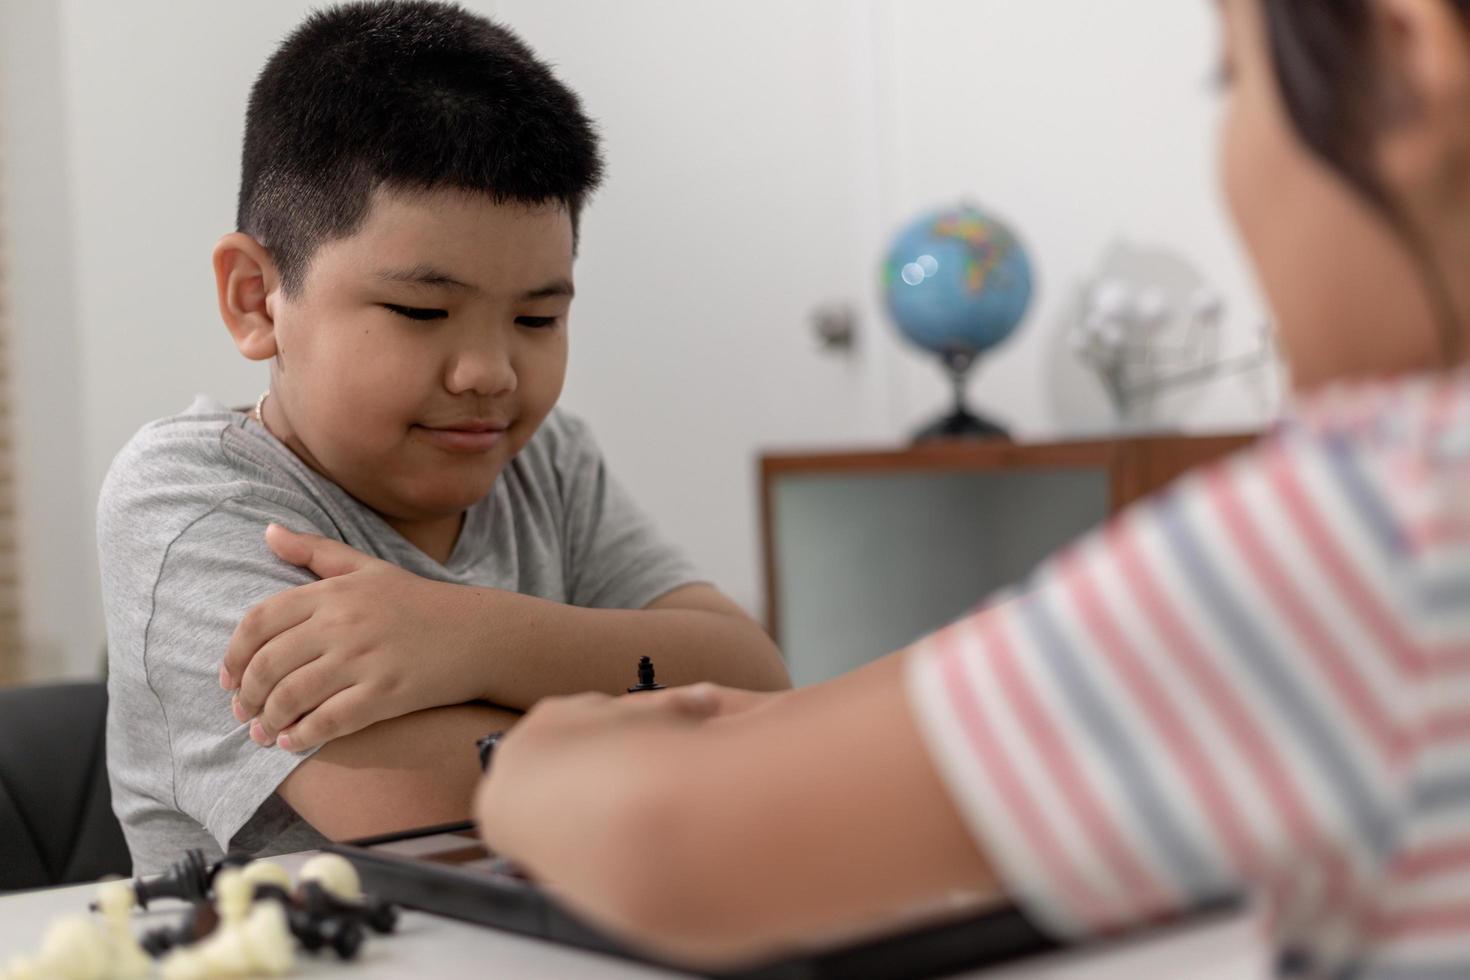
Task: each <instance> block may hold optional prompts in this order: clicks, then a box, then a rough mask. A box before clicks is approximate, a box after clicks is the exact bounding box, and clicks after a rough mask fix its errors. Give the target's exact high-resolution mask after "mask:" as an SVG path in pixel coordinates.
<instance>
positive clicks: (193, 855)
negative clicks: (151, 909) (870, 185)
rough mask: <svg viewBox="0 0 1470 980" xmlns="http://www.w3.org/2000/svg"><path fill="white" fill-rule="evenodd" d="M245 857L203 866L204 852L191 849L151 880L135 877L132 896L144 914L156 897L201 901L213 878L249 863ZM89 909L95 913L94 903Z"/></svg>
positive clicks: (240, 855)
mask: <svg viewBox="0 0 1470 980" xmlns="http://www.w3.org/2000/svg"><path fill="white" fill-rule="evenodd" d="M251 860H252V858H251V856H250V855H249V854H245V853H242V852H239V851H232V852H231V853H229V854H226V855H225V856H224V857H222V858H220V859H219V860H218V861H216V862H214V863H213V864H206V863H205V861H204V852H203V851H201V850H199V849H198V848H191V849H189V850H187V851H185V852H184V857H183V859H182V860H180V861H175V862H174V863H173V865H172V866H171V867H170V868H169V870H168V871H166V872H164V873H163V874H162V875H160V876H158V877H157V878H153V879H151V880H149V879H144V878H138V879H136V880H135V881H134V882H133V897H134V898H136V899H137V900H138V907H139V908H141V909H143V910H144V911H147V909H148V903H149V902H150V901H153V900H154V899H157V898H177V899H180V900H182V901H185V902H190V903H194V902H201V901H203V900H204V899H206V898H209V897H210V895H211V894H212V893H213V889H214V879H215V877H216V876H217V875H218V874H219V873H220V872H221V871H223V870H224V869H225V868H239V867H243V866H245V865H247V864H249V863H250V862H251ZM89 908H90V909H91V910H92V911H93V912H96V911H97V910H98V907H97V903H96V902H93V903H92V904H91V905H90V906H89Z"/></svg>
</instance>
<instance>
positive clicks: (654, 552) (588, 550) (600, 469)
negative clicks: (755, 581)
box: [556, 415, 705, 609]
mask: <svg viewBox="0 0 1470 980" xmlns="http://www.w3.org/2000/svg"><path fill="white" fill-rule="evenodd" d="M558 425H559V440H558V445H557V452H556V468H557V473H558V476H559V478H560V481H561V487H562V503H563V506H564V508H565V511H564V514H565V529H566V533H565V558H564V560H565V563H566V569H565V571H566V581H567V583H568V588H567V592H568V596H569V601H570V602H571V604H572V605H574V606H584V607H589V608H599V609H642V608H643V607H644V606H647V605H648V604H649V603H650V602H653V601H654V600H655V599H657V598H659V597H660V596H662V595H665V594H667V593H669V592H672V591H673V590H674V589H677V588H679V587H680V586H683V585H690V584H693V583H695V582H702V581H705V579H703V578H702V577H701V576H700V574H699V572H698V570H697V569H696V568H695V567H694V565H693V563H692V562H690V561H689V559H688V558H687V557H685V555H684V554H683V553H682V552H681V551H680V550H679V549H678V548H676V547H675V546H674V545H673V544H672V543H671V542H669V541H668V540H667V539H666V538H665V537H664V536H663V535H662V534H660V533H659V530H658V528H657V527H655V526H654V523H653V521H652V520H651V519H650V518H649V516H648V515H647V514H646V513H644V512H643V510H642V509H641V508H640V507H639V506H638V505H637V504H636V503H635V502H634V501H633V498H632V497H631V496H629V494H628V492H627V491H626V490H625V489H624V488H623V486H622V485H621V484H620V483H618V481H617V480H616V479H614V477H613V475H612V473H611V472H609V470H608V467H607V464H606V462H605V461H604V460H603V457H602V453H601V452H600V451H599V450H598V448H597V444H596V443H595V442H594V441H593V439H592V436H591V434H590V433H589V432H588V431H587V428H586V426H585V425H583V424H582V423H581V422H580V421H579V420H577V419H575V418H572V417H571V416H567V415H560V416H559V423H558Z"/></svg>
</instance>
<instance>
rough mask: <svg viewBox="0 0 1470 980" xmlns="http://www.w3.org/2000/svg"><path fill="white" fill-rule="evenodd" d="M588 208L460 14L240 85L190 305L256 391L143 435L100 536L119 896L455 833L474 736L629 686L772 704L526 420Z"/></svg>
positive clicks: (578, 432)
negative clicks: (255, 366) (424, 833)
mask: <svg viewBox="0 0 1470 980" xmlns="http://www.w3.org/2000/svg"><path fill="white" fill-rule="evenodd" d="M600 175H601V161H600V159H599V156H598V150H597V140H596V137H595V135H594V132H593V129H592V126H591V124H590V122H589V121H588V119H587V118H586V116H585V115H584V114H583V113H582V110H581V107H580V104H579V102H578V100H577V97H576V96H575V95H574V94H573V93H572V92H570V91H569V90H567V89H566V88H565V87H564V86H563V85H561V84H560V83H559V82H558V81H557V80H556V79H555V78H554V77H553V75H552V74H551V72H550V71H549V70H548V69H547V68H546V66H545V65H543V64H542V63H541V62H539V61H538V60H536V58H535V56H534V55H533V54H532V52H531V51H530V50H528V49H527V48H526V47H525V46H524V45H523V44H522V43H521V42H520V41H519V40H518V39H517V38H516V37H515V36H514V35H512V34H511V33H510V32H508V31H506V30H504V29H503V28H500V27H498V26H496V25H494V24H492V23H490V22H488V21H486V20H484V19H482V18H479V17H476V16H473V15H470V14H468V13H466V12H465V11H463V10H461V9H459V8H457V7H452V6H448V5H442V4H437V3H381V2H377V3H359V4H350V5H345V6H339V7H335V8H331V9H329V10H326V11H324V12H321V13H317V14H314V15H313V16H311V17H310V18H309V19H308V20H307V21H306V22H305V23H304V24H303V25H302V26H301V27H300V28H299V29H298V30H297V31H296V32H295V33H294V34H292V35H291V36H290V37H289V38H288V39H287V40H286V41H285V42H284V43H283V45H282V46H281V48H280V49H279V50H278V51H277V52H276V54H275V55H274V56H273V57H272V58H271V60H270V61H269V63H268V64H267V65H266V67H265V69H264V70H263V72H262V73H261V75H260V77H259V79H258V80H257V82H256V84H255V87H254V89H253V91H252V93H251V99H250V105H249V109H248V112H247V117H246V136H245V149H244V158H243V167H242V178H241V191H240V201H239V215H238V227H239V231H237V232H235V233H232V234H229V235H226V236H225V237H224V238H223V239H221V241H220V242H219V244H218V245H217V246H216V248H215V251H214V271H215V276H216V283H217V287H218V295H219V305H220V312H221V315H222V317H223V319H224V321H225V324H226V326H227V327H228V329H229V330H230V333H231V335H232V337H233V338H234V340H235V344H236V346H237V347H238V348H239V350H240V352H241V353H242V354H244V355H245V356H246V357H248V358H250V359H252V360H262V361H270V364H271V374H270V387H269V389H268V391H267V392H266V394H263V395H262V396H261V398H260V400H259V401H258V402H257V403H256V405H255V407H254V408H253V409H252V410H251V411H250V412H248V413H245V412H238V411H231V410H228V409H226V408H224V407H223V406H221V405H219V404H217V403H214V402H212V401H210V400H208V399H200V400H197V401H196V402H195V403H194V404H193V405H192V406H191V407H190V408H189V409H188V410H187V411H186V412H185V413H183V414H182V415H179V416H175V417H173V418H169V419H164V420H162V421H160V422H156V423H153V424H152V425H149V426H147V427H145V428H144V429H143V430H142V431H141V432H140V433H139V434H138V435H137V436H135V437H134V439H133V440H132V441H131V442H130V443H129V445H128V446H127V447H126V448H125V449H124V450H123V451H122V452H121V453H120V454H119V456H118V457H117V459H116V460H115V462H114V463H113V466H112V468H111V470H110V472H109V474H108V477H107V480H106V482H105V485H104V487H103V490H102V496H101V501H100V504H99V513H98V540H99V549H100V552H101V565H102V577H103V593H104V600H105V604H106V613H107V623H108V641H109V657H110V667H111V670H110V679H109V693H110V696H111V711H110V717H109V730H108V751H109V767H110V770H111V777H112V789H113V800H114V807H115V809H116V810H117V813H118V816H119V818H120V819H121V821H122V824H123V828H124V831H125V833H126V835H127V838H128V842H129V847H130V848H131V850H132V853H133V859H134V863H135V866H136V867H135V870H136V871H137V872H139V873H142V872H148V871H154V870H157V869H159V868H161V867H163V866H165V865H166V864H167V863H168V862H169V861H171V860H173V859H175V858H176V857H177V855H178V854H179V853H181V851H182V850H183V849H185V848H188V847H200V848H202V849H204V850H205V851H206V852H207V853H210V854H219V853H220V852H221V851H222V850H223V849H225V848H228V847H231V846H234V847H240V848H245V849H249V850H254V851H275V852H279V851H283V850H288V849H298V848H304V847H309V846H312V845H314V844H317V843H320V842H321V841H322V840H323V839H325V838H328V837H331V838H343V837H351V836H358V835H362V834H368V833H375V832H381V831H386V830H390V829H394V828H400V827H406V826H412V825H418V824H428V823H434V822H440V821H445V820H454V819H462V818H464V817H466V816H467V815H468V813H469V802H470V796H471V794H472V790H473V785H474V778H475V776H476V775H477V772H476V757H475V751H474V740H475V738H476V737H477V736H479V735H482V734H484V733H485V732H486V731H488V730H491V729H494V728H499V727H503V726H504V725H505V724H507V723H508V721H509V720H511V719H513V717H514V714H513V713H514V712H516V711H520V710H524V709H526V708H528V707H529V706H530V705H531V704H533V703H534V702H535V701H536V700H537V699H539V698H541V697H543V696H545V695H548V694H556V693H569V692H574V691H579V690H588V689H593V690H601V691H608V692H614V691H617V690H620V689H621V688H623V687H626V686H627V684H628V683H629V681H628V678H629V677H631V676H632V673H633V666H634V664H635V663H636V662H637V660H638V657H639V655H640V654H649V655H651V656H653V657H654V659H655V661H656V662H657V664H658V667H659V673H660V679H661V680H664V681H666V682H668V683H685V682H689V681H692V680H696V679H700V678H709V679H717V680H720V681H722V682H723V683H727V684H733V685H736V686H741V687H752V688H772V687H781V686H785V685H786V683H787V680H786V676H785V672H784V669H783V668H782V666H781V664H780V660H779V655H778V654H777V653H776V651H775V649H774V647H773V646H772V645H771V644H770V642H769V640H768V639H766V637H765V636H764V635H763V634H762V633H761V631H760V629H759V628H758V627H757V626H756V624H755V623H753V622H752V621H751V620H749V619H748V618H747V617H745V616H744V615H743V614H742V613H741V612H740V611H739V609H738V608H737V607H736V606H735V605H734V604H733V603H731V602H730V601H729V600H728V599H726V598H724V597H723V596H721V595H720V594H719V593H718V592H716V591H715V590H714V589H713V588H711V587H710V586H708V585H704V584H701V583H700V582H699V579H698V577H697V575H696V573H695V572H694V570H693V569H692V568H691V567H690V566H689V564H688V563H687V562H686V561H685V560H684V559H683V558H682V557H681V556H680V555H679V554H678V553H677V552H676V551H675V550H674V549H673V548H671V547H670V546H669V545H667V544H666V543H664V542H663V541H662V540H661V539H660V538H659V537H658V535H657V534H656V532H655V530H654V529H653V527H652V526H651V524H650V523H649V522H648V521H647V520H646V519H645V518H644V517H643V516H642V515H641V514H640V513H639V512H638V510H637V509H636V508H635V507H634V506H633V504H632V503H631V502H630V501H629V500H628V499H627V497H626V496H625V495H624V494H623V492H622V491H621V490H620V489H619V487H618V486H617V484H615V483H614V482H613V481H612V480H611V478H610V476H609V475H608V473H607V472H606V470H605V469H604V468H603V465H602V462H601V458H600V456H599V454H598V452H597V449H596V447H595V445H594V444H593V443H592V441H591V438H590V436H589V435H588V433H587V432H586V430H585V429H584V428H583V427H582V426H581V425H580V424H579V423H578V422H576V421H575V420H573V419H571V418H568V417H566V416H564V415H561V414H559V413H558V412H556V411H555V410H554V405H555V403H556V400H557V397H558V395H559V394H560V392H561V386H562V380H563V375H564V371H565V366H566V355H567V315H568V311H569V308H570V304H571V299H572V293H573V285H572V259H573V252H574V245H575V236H576V227H577V221H578V217H579V214H580V211H581V208H582V205H583V203H584V202H585V200H586V198H587V196H588V194H590V193H591V191H592V190H593V188H594V187H595V186H596V184H597V182H598V179H599V177H600ZM268 526H269V527H270V529H269V531H268V532H267V528H268ZM317 576H321V577H322V580H321V581H314V579H316V577H317ZM293 586H299V588H293ZM222 688H225V689H227V690H233V691H234V692H235V693H234V695H233V697H232V696H231V695H230V694H227V693H226V691H225V690H222ZM492 706H493V707H492ZM502 709H509V710H502ZM232 715H233V716H232ZM324 742H329V743H330V744H327V745H326V746H325V747H321V746H322V743H324ZM318 748H320V751H314V750H316V749H318Z"/></svg>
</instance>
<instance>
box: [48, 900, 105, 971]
mask: <svg viewBox="0 0 1470 980" xmlns="http://www.w3.org/2000/svg"><path fill="white" fill-rule="evenodd" d="M107 946H108V943H107V936H106V935H105V934H104V933H103V932H102V930H100V929H98V928H97V927H96V926H95V925H93V924H92V921H91V920H90V919H84V918H81V917H80V916H68V917H66V918H62V919H57V920H56V921H55V922H53V923H51V928H50V929H47V930H46V938H45V939H43V940H42V941H41V952H40V953H39V954H37V956H36V958H35V960H34V961H33V962H34V964H35V966H36V968H37V970H38V971H39V973H40V975H41V976H43V977H47V978H54V980H106V977H107Z"/></svg>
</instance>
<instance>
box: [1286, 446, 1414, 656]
mask: <svg viewBox="0 0 1470 980" xmlns="http://www.w3.org/2000/svg"><path fill="white" fill-rule="evenodd" d="M1263 461H1264V463H1265V470H1266V475H1267V478H1268V479H1269V480H1270V481H1271V486H1272V488H1273V489H1274V490H1275V491H1276V494H1277V496H1278V497H1279V498H1280V499H1281V502H1282V504H1283V505H1284V506H1285V507H1286V512H1287V515H1288V516H1289V517H1290V518H1291V522H1292V524H1293V525H1294V526H1295V527H1296V529H1297V531H1298V533H1300V534H1301V536H1302V539H1303V540H1304V541H1306V543H1307V549H1308V551H1310V552H1311V553H1312V557H1314V558H1315V559H1316V560H1317V565H1318V567H1320V568H1321V569H1322V570H1323V571H1325V572H1326V573H1327V577H1328V579H1329V580H1330V581H1331V582H1332V583H1333V584H1334V585H1336V586H1337V591H1338V592H1339V594H1340V595H1341V596H1342V598H1343V600H1344V603H1343V605H1344V606H1345V607H1346V608H1347V609H1350V610H1352V612H1353V613H1355V614H1356V618H1357V619H1358V621H1359V622H1360V623H1361V624H1362V625H1363V627H1364V628H1365V629H1366V630H1367V631H1368V633H1369V634H1370V635H1371V636H1372V637H1373V639H1374V640H1375V641H1376V642H1377V644H1378V646H1379V647H1380V648H1381V649H1383V650H1384V651H1386V652H1387V653H1388V654H1389V655H1390V656H1391V657H1392V658H1393V661H1394V663H1395V664H1396V665H1397V667H1398V668H1399V670H1401V671H1403V672H1405V673H1407V674H1408V675H1409V676H1411V677H1419V676H1422V675H1423V673H1424V671H1425V670H1427V669H1428V667H1429V663H1428V658H1427V657H1426V656H1425V655H1424V652H1423V651H1422V650H1420V649H1419V647H1418V645H1417V644H1415V643H1414V642H1413V641H1412V640H1411V639H1410V638H1409V637H1408V636H1407V635H1406V634H1405V632H1404V630H1403V628H1402V624H1401V623H1400V621H1399V619H1398V617H1397V616H1395V615H1394V614H1393V613H1392V612H1391V611H1390V610H1389V609H1388V607H1387V606H1385V605H1384V603H1383V601H1382V600H1381V599H1379V598H1378V596H1377V594H1376V593H1375V592H1374V590H1373V589H1372V588H1370V587H1369V586H1368V585H1367V583H1365V582H1364V581H1363V579H1362V577H1361V576H1360V575H1359V574H1358V572H1357V571H1356V570H1355V568H1354V565H1353V562H1352V561H1350V560H1349V559H1348V557H1347V555H1346V554H1345V553H1344V552H1343V550H1342V548H1341V546H1340V545H1339V544H1338V543H1337V541H1336V536H1335V535H1334V534H1333V533H1332V532H1330V531H1329V530H1328V528H1327V526H1326V524H1324V523H1323V521H1322V518H1321V516H1320V514H1319V513H1318V511H1317V508H1316V507H1314V506H1313V505H1312V503H1311V501H1310V500H1308V498H1307V494H1306V491H1305V489H1304V488H1303V487H1302V484H1301V481H1300V478H1299V477H1298V475H1297V473H1296V471H1295V469H1294V468H1293V466H1292V462H1291V459H1290V458H1289V457H1288V455H1287V453H1286V451H1285V449H1284V448H1283V447H1282V446H1280V445H1279V444H1278V445H1276V446H1273V447H1272V448H1271V449H1270V450H1269V451H1267V452H1266V454H1265V456H1264V460H1263Z"/></svg>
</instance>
